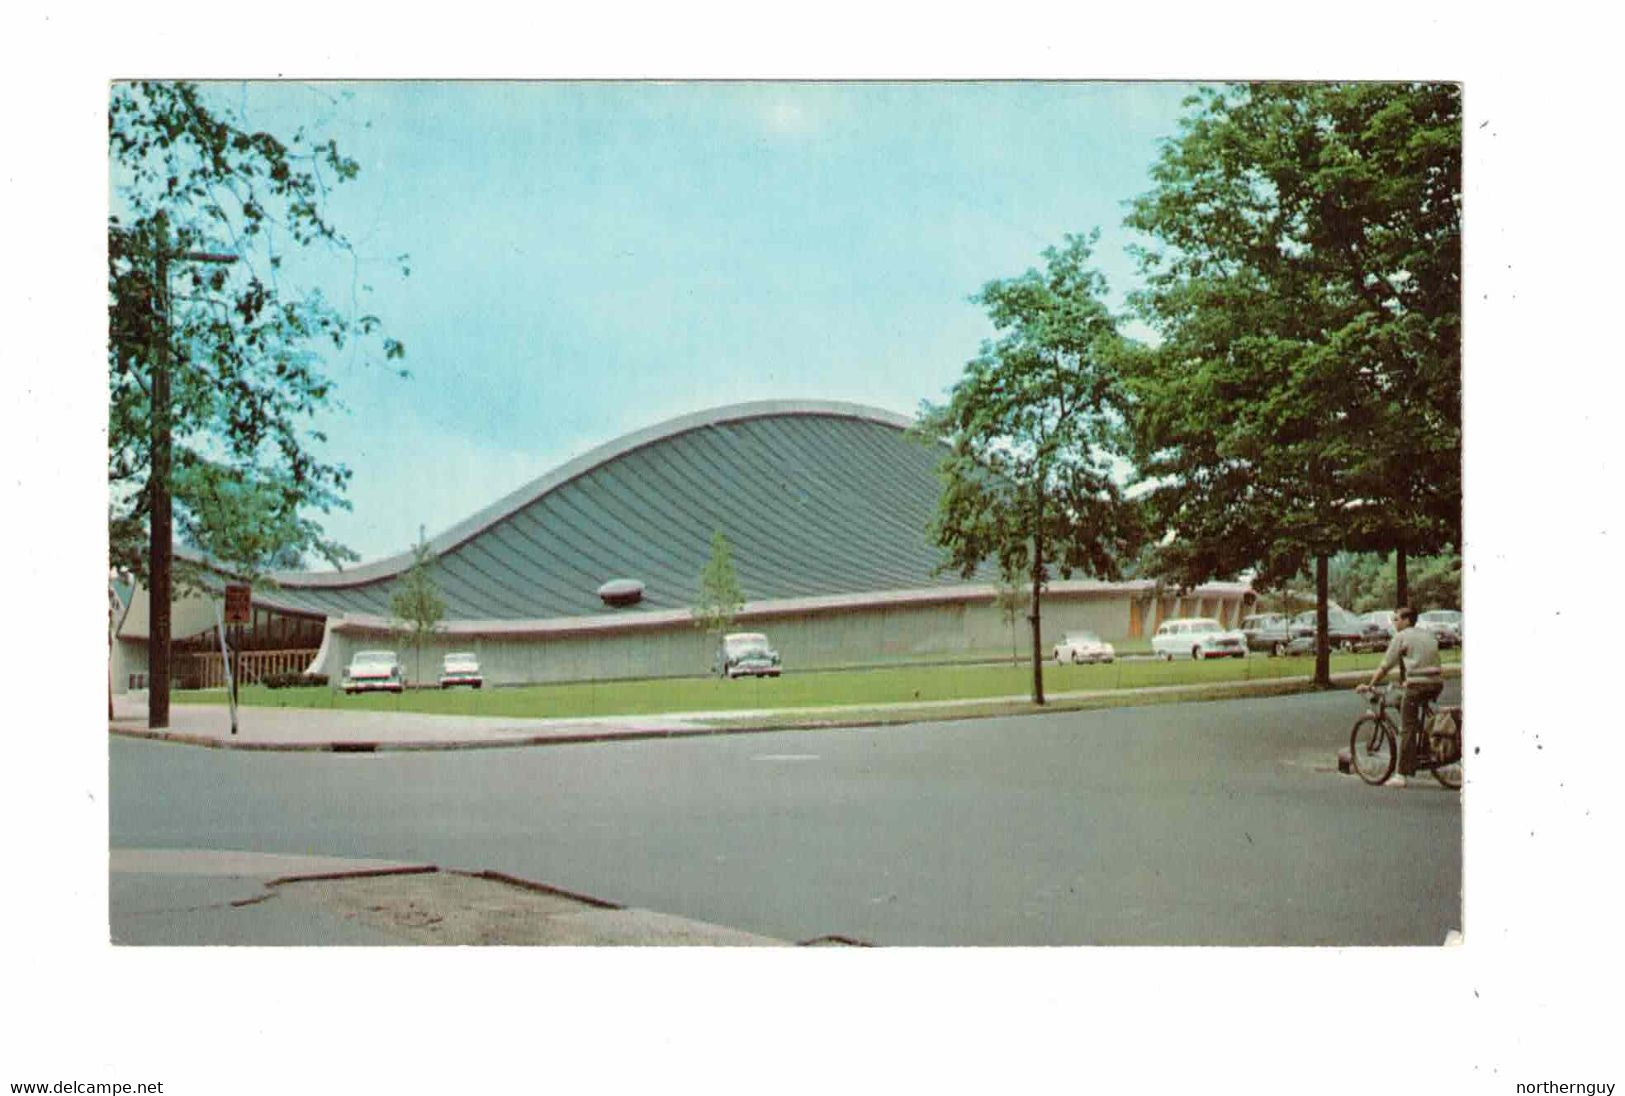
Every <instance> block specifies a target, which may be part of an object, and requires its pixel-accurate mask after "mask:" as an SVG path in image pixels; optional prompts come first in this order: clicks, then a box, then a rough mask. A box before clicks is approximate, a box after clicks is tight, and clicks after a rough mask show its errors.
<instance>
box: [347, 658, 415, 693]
mask: <svg viewBox="0 0 1625 1096" xmlns="http://www.w3.org/2000/svg"><path fill="white" fill-rule="evenodd" d="M376 689H382V690H384V691H386V692H391V693H399V692H404V691H405V689H406V671H405V670H402V669H401V660H400V659H398V658H396V657H395V652H394V651H357V652H356V653H355V657H353V658H351V659H350V664H349V665H348V666H346V667H345V668H344V691H345V692H346V693H365V692H371V691H373V690H376Z"/></svg>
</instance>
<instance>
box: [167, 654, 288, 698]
mask: <svg viewBox="0 0 1625 1096" xmlns="http://www.w3.org/2000/svg"><path fill="white" fill-rule="evenodd" d="M316 653H317V648H315V647H311V648H309V649H308V650H306V649H300V650H293V651H237V652H236V653H234V654H233V655H232V658H231V670H232V673H233V674H235V675H236V676H237V684H239V685H251V684H253V683H254V682H256V681H259V680H261V679H262V678H264V677H265V676H266V675H267V674H297V673H303V672H304V669H305V667H306V666H309V665H310V664H311V662H312V661H313V660H314V659H315V658H316ZM189 661H190V665H188V666H184V667H177V669H178V670H179V671H180V672H179V673H178V674H177V675H176V676H177V677H179V678H181V679H183V682H184V684H183V687H185V688H192V689H219V688H223V687H224V686H225V684H226V660H225V658H224V657H222V656H221V654H220V652H218V651H210V652H207V653H200V654H194V655H192V656H190V659H189Z"/></svg>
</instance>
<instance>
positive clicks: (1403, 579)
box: [1394, 546, 1411, 605]
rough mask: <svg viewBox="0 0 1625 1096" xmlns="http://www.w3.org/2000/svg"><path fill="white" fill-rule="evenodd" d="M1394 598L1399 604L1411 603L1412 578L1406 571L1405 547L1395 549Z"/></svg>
mask: <svg viewBox="0 0 1625 1096" xmlns="http://www.w3.org/2000/svg"><path fill="white" fill-rule="evenodd" d="M1394 600H1395V604H1398V605H1409V604H1410V603H1411V579H1410V575H1408V574H1406V572H1405V549H1404V547H1403V546H1401V547H1399V548H1395V549H1394Z"/></svg>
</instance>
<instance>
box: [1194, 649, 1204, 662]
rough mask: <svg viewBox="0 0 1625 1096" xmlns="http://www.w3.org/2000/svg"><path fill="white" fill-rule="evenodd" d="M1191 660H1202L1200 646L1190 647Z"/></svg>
mask: <svg viewBox="0 0 1625 1096" xmlns="http://www.w3.org/2000/svg"><path fill="white" fill-rule="evenodd" d="M1191 661H1192V662H1200V661H1202V648H1200V647H1192V648H1191Z"/></svg>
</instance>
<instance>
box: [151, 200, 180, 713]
mask: <svg viewBox="0 0 1625 1096" xmlns="http://www.w3.org/2000/svg"><path fill="white" fill-rule="evenodd" d="M154 223H155V226H156V227H155V228H154V240H153V291H152V310H153V313H154V316H153V328H154V330H155V331H156V332H157V337H156V340H155V341H156V342H157V345H156V346H155V347H154V348H153V351H154V353H153V359H152V421H151V423H150V427H151V431H152V433H151V440H152V461H151V468H150V469H149V471H148V473H147V501H148V506H149V508H150V513H151V520H150V523H149V524H150V528H149V531H148V532H149V538H150V540H149V544H148V571H149V572H150V575H149V580H148V583H147V599H148V608H149V609H150V610H151V612H150V613H149V614H148V615H149V618H150V621H151V623H150V626H149V628H148V630H147V670H148V675H149V676H148V692H147V726H148V727H149V728H151V729H152V730H163V729H164V728H166V727H168V726H169V631H170V628H169V625H170V600H171V592H172V589H173V586H172V583H171V575H170V558H171V552H172V550H173V535H174V524H173V523H174V515H173V511H172V508H171V502H170V494H169V463H170V428H169V222H168V219H167V218H165V216H164V215H163V214H162V213H160V214H158V216H157V217H156V218H154Z"/></svg>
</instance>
